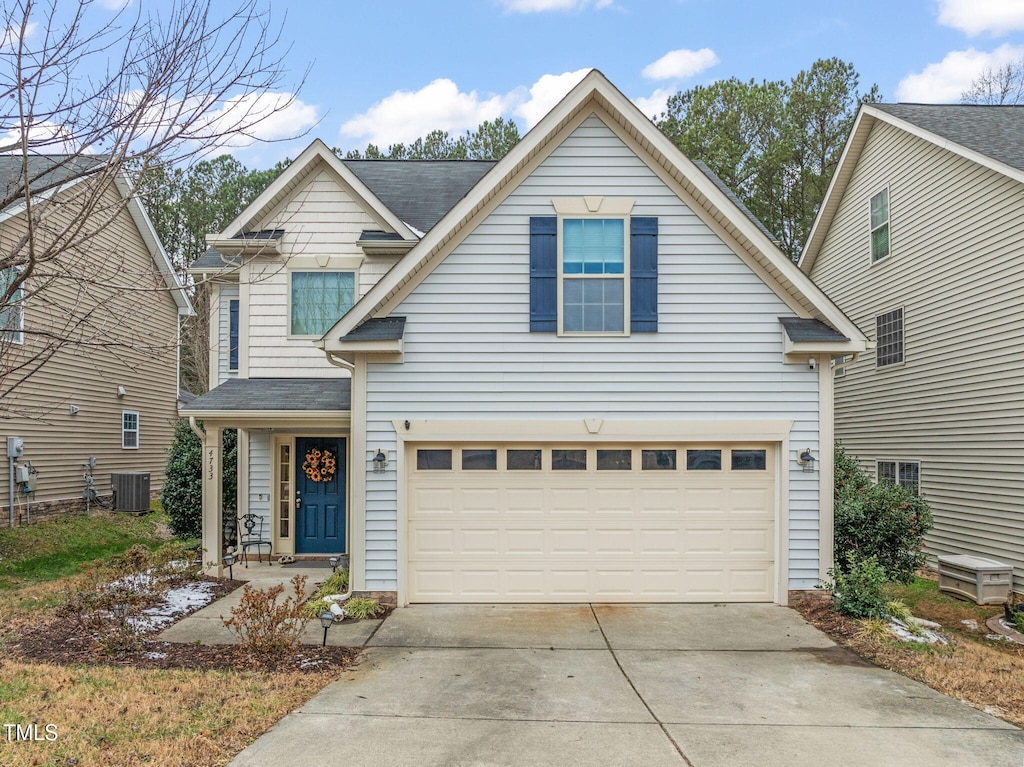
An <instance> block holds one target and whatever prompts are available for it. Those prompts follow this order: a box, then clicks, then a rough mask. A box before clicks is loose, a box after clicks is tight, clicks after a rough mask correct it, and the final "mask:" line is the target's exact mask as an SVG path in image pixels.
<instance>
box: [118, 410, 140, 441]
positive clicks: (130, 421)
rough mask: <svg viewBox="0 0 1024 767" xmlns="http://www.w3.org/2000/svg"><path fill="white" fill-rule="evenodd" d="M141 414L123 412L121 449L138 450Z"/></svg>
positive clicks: (129, 411)
mask: <svg viewBox="0 0 1024 767" xmlns="http://www.w3.org/2000/svg"><path fill="white" fill-rule="evenodd" d="M138 448H139V414H138V412H136V411H134V410H122V411H121V449H122V450H138Z"/></svg>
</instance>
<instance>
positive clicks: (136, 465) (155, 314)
mask: <svg viewBox="0 0 1024 767" xmlns="http://www.w3.org/2000/svg"><path fill="white" fill-rule="evenodd" d="M118 199H119V197H117V196H116V193H114V192H113V191H111V192H109V193H108V194H107V196H106V197H105V198H104V204H105V205H108V206H110V207H114V206H116V205H117V204H118V203H117V200H118ZM61 215H63V214H60V213H58V214H57V215H55V216H54V218H55V219H58V220H59V218H60V216H61ZM55 223H56V222H55ZM23 231H24V221H23V220H22V219H20V218H19V217H15V218H13V219H10V220H8V221H5V222H4V223H3V224H2V225H0V247H4V248H9V247H11V243H12V242H14V241H15V240H16V239H17V238H18V237H19V236H20V235H21V233H22V232H23ZM79 255H80V254H79ZM89 255H90V257H91V258H94V259H103V262H102V264H101V263H96V262H92V263H90V262H85V264H84V266H83V267H82V268H83V269H86V270H88V274H89V275H90V276H91V277H92V278H93V279H95V283H93V284H91V285H90V286H89V289H88V291H83V292H82V293H80V294H77V295H76V293H75V292H74V291H75V289H76V288H77V286H75V287H72V286H68V285H62V286H59V287H58V286H50V287H49V288H47V291H46V292H45V293H43V294H42V295H40V296H37V297H35V298H33V297H31V296H30V297H29V299H28V300H26V303H25V316H26V324H27V325H29V326H31V325H32V324H38V325H39V326H41V327H48V328H61V327H62V325H61V324H59V318H56V319H55V318H53V317H52V316H50V315H49V314H48V312H50V311H52V309H48V308H47V305H48V304H50V303H51V302H52V301H59V302H60V304H61V305H63V306H68V305H77V306H78V307H80V309H81V310H82V311H89V310H91V309H94V308H95V307H96V306H103V307H104V308H105V309H109V310H110V315H114V316H117V317H118V318H119V319H120V321H121V323H122V327H119V328H113V327H111V328H110V330H109V332H110V333H111V334H117V335H118V336H119V337H124V336H125V335H126V333H130V334H132V335H133V337H134V339H135V341H134V342H135V343H136V344H137V345H138V347H137V348H134V349H124V348H118V349H105V348H103V347H102V346H94V347H89V348H83V347H65V348H63V349H61V350H60V351H59V352H58V353H57V354H56V356H54V357H53V358H52V359H50V360H49V361H48V362H47V363H46V364H45V365H44V366H43V367H42V369H41V370H40V371H39V372H38V373H36V374H35V375H34V376H33V377H32V378H31V379H30V380H29V381H28V382H27V383H26V385H25V386H24V387H23V388H21V389H19V390H18V391H17V392H16V393H15V395H14V396H13V397H8V398H5V401H4V402H3V403H2V404H3V408H4V410H5V412H4V417H3V418H2V420H0V454H2V455H3V457H4V458H3V461H2V465H0V488H2V494H0V506H3V507H4V511H3V513H2V516H3V520H2V521H0V524H5V523H6V520H7V518H8V514H7V506H8V503H7V481H8V478H7V467H8V464H7V460H6V448H7V440H6V438H7V436H11V435H14V436H19V437H23V438H24V440H25V455H24V459H25V460H28V461H31V462H32V465H33V466H34V467H35V468H36V469H38V471H39V480H38V486H37V490H36V493H35V495H34V496H33V498H32V500H33V502H39V501H55V500H63V499H75V498H81V497H82V492H83V489H84V483H83V479H82V475H83V468H82V464H84V463H86V461H87V460H88V459H89V457H90V456H93V457H95V458H96V469H95V471H94V478H95V481H96V488H97V491H98V492H99V493H100V494H101V495H107V494H109V492H110V474H111V473H112V472H124V471H141V472H149V473H150V474H151V483H152V484H151V488H152V489H153V490H160V489H161V488H162V487H163V477H164V465H165V462H166V458H167V455H166V451H167V448H168V447H169V445H170V443H171V438H172V434H173V423H174V421H175V419H176V417H177V409H176V408H177V353H176V351H177V350H176V343H177V323H178V316H177V307H176V305H175V303H174V301H173V299H172V298H171V296H170V294H169V293H168V292H167V289H166V286H165V284H164V282H163V280H162V278H160V277H159V276H158V274H157V272H156V267H155V265H154V262H153V259H152V257H151V255H150V253H149V251H148V250H147V248H146V246H145V244H144V242H143V240H142V237H141V235H140V234H139V232H138V229H137V228H136V226H135V224H134V223H133V221H132V219H131V216H130V215H129V213H128V212H127V211H125V210H121V211H120V212H119V213H117V216H116V219H115V222H114V224H113V225H112V226H110V227H109V228H108V229H106V230H105V231H103V232H102V233H101V234H99V235H98V236H97V237H96V238H95V240H93V241H92V242H90V246H89ZM69 257H73V255H71V256H69ZM112 284H115V285H120V286H135V287H141V288H143V289H141V290H136V289H128V288H123V287H122V288H115V287H110V286H111V285H112ZM150 288H151V289H150ZM30 290H31V287H30ZM103 316H106V315H105V314H103V313H101V314H99V315H97V317H103ZM95 338H96V340H97V341H102V339H103V334H102V333H98V334H97V335H96V336H95ZM146 347H148V348H146ZM31 350H32V341H31V339H30V338H28V337H27V338H26V345H25V346H24V347H19V348H16V349H14V350H13V351H12V353H13V354H16V355H17V354H27V353H31ZM118 386H124V388H125V390H126V392H127V394H126V396H124V397H123V398H119V397H118V396H117V388H118ZM71 405H75V406H77V407H78V408H80V410H79V412H78V413H77V414H76V415H71V413H70V406H71ZM124 410H130V411H137V412H138V413H139V449H137V450H123V449H122V448H121V413H122V411H124ZM19 498H21V496H19ZM19 511H21V512H22V513H23V511H24V510H23V509H19Z"/></svg>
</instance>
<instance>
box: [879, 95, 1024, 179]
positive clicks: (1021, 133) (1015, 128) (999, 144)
mask: <svg viewBox="0 0 1024 767" xmlns="http://www.w3.org/2000/svg"><path fill="white" fill-rule="evenodd" d="M871 106H873V107H875V108H876V109H879V110H881V111H883V112H886V113H887V114H890V115H892V116H893V117H896V118H899V119H900V120H906V121H907V122H909V123H913V124H914V125H916V126H918V127H919V128H924V129H925V130H926V131H929V132H930V133H934V134H935V135H937V136H941V137H942V138H944V139H948V140H950V141H954V142H956V143H957V144H960V145H961V146H964V147H966V148H968V149H972V150H974V151H975V152H980V153H981V154H984V155H987V156H989V157H991V158H992V159H993V160H998V161H999V162H1002V163H1005V164H1006V165H1009V166H1011V167H1013V168H1017V169H1018V170H1024V106H982V105H976V104H872V105H871Z"/></svg>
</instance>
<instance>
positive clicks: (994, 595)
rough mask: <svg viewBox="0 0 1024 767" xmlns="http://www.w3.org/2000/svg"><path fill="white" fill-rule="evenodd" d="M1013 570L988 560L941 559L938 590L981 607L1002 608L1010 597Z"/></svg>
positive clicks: (966, 557) (962, 556)
mask: <svg viewBox="0 0 1024 767" xmlns="http://www.w3.org/2000/svg"><path fill="white" fill-rule="evenodd" d="M1012 577H1013V568H1012V567H1011V566H1010V565H1007V564H1004V563H1002V562H997V561H996V560H994V559H987V558H985V557H973V556H970V555H969V554H962V555H959V556H953V557H939V591H945V592H948V593H950V594H953V595H954V596H958V597H963V598H964V599H970V600H971V601H972V602H975V603H976V604H979V605H1001V604H1003V603H1004V602H1005V601H1006V599H1007V597H1008V596H1009V594H1010V582H1011V579H1012Z"/></svg>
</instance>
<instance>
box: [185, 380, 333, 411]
mask: <svg viewBox="0 0 1024 767" xmlns="http://www.w3.org/2000/svg"><path fill="white" fill-rule="evenodd" d="M351 409H352V381H351V379H348V378H232V379H230V380H228V381H225V382H224V383H222V384H221V385H220V386H218V387H216V388H215V389H212V390H211V391H209V392H207V393H206V394H204V395H202V396H201V397H196V399H194V400H192V401H191V402H189V403H188V404H185V405H183V406H182V407H180V408H179V410H178V413H179V415H182V416H195V417H196V418H203V417H205V416H209V415H212V414H223V413H243V412H244V413H251V412H257V411H266V412H268V413H269V412H279V413H295V414H296V415H298V414H300V413H301V414H304V413H310V412H316V413H328V412H333V413H339V414H340V413H348V412H349V411H350V410H351Z"/></svg>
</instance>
